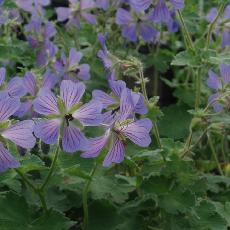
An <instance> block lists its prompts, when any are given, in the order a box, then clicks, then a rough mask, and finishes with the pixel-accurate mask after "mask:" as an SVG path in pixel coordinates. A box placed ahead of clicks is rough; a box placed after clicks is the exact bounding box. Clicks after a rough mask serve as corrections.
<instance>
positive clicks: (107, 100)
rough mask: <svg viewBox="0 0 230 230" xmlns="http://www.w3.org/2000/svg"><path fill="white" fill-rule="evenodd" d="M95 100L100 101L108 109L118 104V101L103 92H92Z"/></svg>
mask: <svg viewBox="0 0 230 230" xmlns="http://www.w3.org/2000/svg"><path fill="white" fill-rule="evenodd" d="M92 95H93V99H95V100H97V101H100V102H101V103H102V105H103V108H107V107H108V106H110V105H114V104H117V103H118V101H116V100H115V99H114V98H112V97H111V96H110V95H108V94H107V93H105V92H103V91H102V90H94V91H93V92H92Z"/></svg>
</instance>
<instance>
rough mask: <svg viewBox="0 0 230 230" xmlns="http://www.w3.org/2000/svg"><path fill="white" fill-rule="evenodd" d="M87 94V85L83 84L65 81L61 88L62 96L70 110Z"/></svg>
mask: <svg viewBox="0 0 230 230" xmlns="http://www.w3.org/2000/svg"><path fill="white" fill-rule="evenodd" d="M84 92H85V85H84V84H83V83H81V82H77V83H74V82H72V81H71V80H63V81H62V82H61V86H60V95H61V98H62V100H63V101H64V103H65V106H66V108H67V109H68V110H69V109H71V108H72V106H73V105H75V104H76V103H78V102H79V101H80V100H81V98H82V96H83V94H84Z"/></svg>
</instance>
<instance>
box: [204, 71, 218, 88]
mask: <svg viewBox="0 0 230 230" xmlns="http://www.w3.org/2000/svg"><path fill="white" fill-rule="evenodd" d="M207 85H208V87H209V88H211V89H216V90H217V89H219V88H220V87H221V82H220V79H219V77H218V76H217V75H216V74H215V73H214V72H213V71H212V70H209V72H208V80H207Z"/></svg>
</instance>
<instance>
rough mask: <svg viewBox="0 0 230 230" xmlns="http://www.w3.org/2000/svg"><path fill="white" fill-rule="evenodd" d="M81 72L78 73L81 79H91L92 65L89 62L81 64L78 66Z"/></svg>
mask: <svg viewBox="0 0 230 230" xmlns="http://www.w3.org/2000/svg"><path fill="white" fill-rule="evenodd" d="M78 70H79V72H78V73H77V77H78V78H80V79H81V80H89V79H90V72H89V71H90V67H89V65H88V64H81V65H80V66H79V67H78Z"/></svg>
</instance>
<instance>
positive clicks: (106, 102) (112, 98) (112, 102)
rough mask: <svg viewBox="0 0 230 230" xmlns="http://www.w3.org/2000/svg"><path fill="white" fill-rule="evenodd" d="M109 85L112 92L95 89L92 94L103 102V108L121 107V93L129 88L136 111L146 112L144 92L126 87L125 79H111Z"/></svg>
mask: <svg viewBox="0 0 230 230" xmlns="http://www.w3.org/2000/svg"><path fill="white" fill-rule="evenodd" d="M109 86H110V88H111V90H112V94H111V95H109V94H107V93H105V92H103V91H101V90H94V91H93V93H92V95H93V98H94V99H95V100H98V101H100V102H101V103H102V105H103V108H108V107H109V108H111V109H113V110H116V109H117V108H118V109H119V105H120V100H121V99H122V98H121V95H122V92H123V90H128V91H129V92H130V95H131V99H132V104H133V106H134V112H135V113H138V114H146V113H147V108H146V106H145V100H144V97H143V95H142V94H140V93H135V92H132V91H131V90H130V89H128V88H126V84H125V82H124V81H121V80H119V81H113V80H110V81H109Z"/></svg>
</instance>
